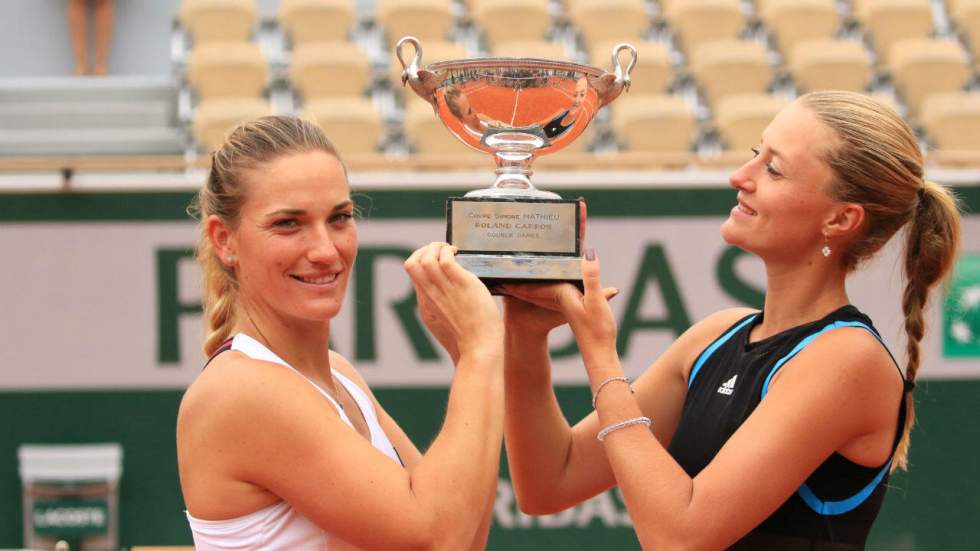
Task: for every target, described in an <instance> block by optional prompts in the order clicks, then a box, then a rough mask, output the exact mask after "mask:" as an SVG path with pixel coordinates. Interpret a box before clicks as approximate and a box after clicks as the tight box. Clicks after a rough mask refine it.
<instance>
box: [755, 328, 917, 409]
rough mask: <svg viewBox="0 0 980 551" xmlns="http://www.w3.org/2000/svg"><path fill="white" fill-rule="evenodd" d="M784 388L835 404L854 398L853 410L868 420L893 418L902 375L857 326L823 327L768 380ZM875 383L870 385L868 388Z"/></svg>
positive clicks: (881, 347)
mask: <svg viewBox="0 0 980 551" xmlns="http://www.w3.org/2000/svg"><path fill="white" fill-rule="evenodd" d="M777 387H782V388H781V389H780V391H785V392H799V393H807V392H816V393H818V394H821V395H824V396H830V397H833V400H834V402H835V404H836V407H838V408H840V409H842V410H843V409H844V405H845V404H847V403H853V404H854V406H855V408H854V415H855V416H856V417H859V418H863V419H864V421H865V422H867V423H869V424H870V425H872V426H875V425H882V424H884V425H888V426H890V425H891V424H893V423H894V416H895V405H896V404H897V403H898V400H899V398H900V397H901V395H902V392H903V383H902V376H901V373H900V372H899V370H898V367H897V366H896V365H895V362H894V361H893V360H892V357H891V355H889V353H888V351H887V349H886V348H885V347H884V345H883V344H882V343H881V342H880V341H878V339H877V338H876V337H875V336H874V335H872V334H871V333H870V332H868V331H867V330H866V329H863V328H860V327H840V328H836V329H834V330H832V331H827V332H825V333H823V334H821V335H820V336H818V337H817V338H816V339H814V340H813V342H812V343H810V344H809V345H807V346H806V347H805V348H803V350H802V351H801V352H800V353H799V354H798V355H797V356H795V357H794V358H793V359H792V360H790V361H789V362H788V363H787V364H786V365H785V367H784V368H783V369H781V370H779V371H778V372H777V373H776V375H775V376H774V377H773V380H772V383H771V384H770V388H771V389H775V388H777ZM871 389H873V391H871Z"/></svg>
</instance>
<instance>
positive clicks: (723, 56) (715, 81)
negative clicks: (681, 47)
mask: <svg viewBox="0 0 980 551" xmlns="http://www.w3.org/2000/svg"><path fill="white" fill-rule="evenodd" d="M690 60H691V61H690V68H691V72H692V73H693V74H694V76H695V78H696V79H697V82H698V84H699V85H700V88H701V90H702V92H704V95H705V97H706V99H707V100H708V102H709V103H715V102H717V101H718V100H719V99H720V98H722V97H724V96H727V95H731V94H746V93H763V92H765V91H766V90H767V89H768V87H769V83H770V82H771V81H772V79H773V69H772V66H771V65H770V64H769V54H768V52H767V50H766V47H765V45H763V44H760V43H759V42H752V41H747V40H716V41H713V42H705V43H703V44H701V45H699V46H698V47H697V48H695V49H694V51H693V52H692V53H691V58H690Z"/></svg>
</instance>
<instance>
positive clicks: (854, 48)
mask: <svg viewBox="0 0 980 551" xmlns="http://www.w3.org/2000/svg"><path fill="white" fill-rule="evenodd" d="M787 65H788V66H789V69H790V72H791V73H792V75H793V79H794V80H795V81H796V85H797V86H798V87H799V88H800V90H802V91H804V92H809V91H813V90H851V91H853V92H863V91H865V90H866V89H867V87H868V84H869V83H870V82H871V79H872V77H873V76H874V71H873V70H872V68H871V56H870V55H869V54H868V51H867V50H866V49H865V48H864V44H862V43H860V42H858V41H856V40H838V39H834V38H824V39H816V40H807V41H805V42H800V43H797V44H796V45H795V46H794V47H793V49H792V50H791V51H790V52H789V56H788V63H787Z"/></svg>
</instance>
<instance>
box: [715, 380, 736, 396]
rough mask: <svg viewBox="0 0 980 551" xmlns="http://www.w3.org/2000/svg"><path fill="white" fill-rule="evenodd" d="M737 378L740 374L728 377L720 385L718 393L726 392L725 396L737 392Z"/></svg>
mask: <svg viewBox="0 0 980 551" xmlns="http://www.w3.org/2000/svg"><path fill="white" fill-rule="evenodd" d="M735 379H738V375H732V378H731V379H728V380H727V381H725V382H724V383H721V386H720V387H718V394H724V395H725V396H731V395H732V393H733V392H735Z"/></svg>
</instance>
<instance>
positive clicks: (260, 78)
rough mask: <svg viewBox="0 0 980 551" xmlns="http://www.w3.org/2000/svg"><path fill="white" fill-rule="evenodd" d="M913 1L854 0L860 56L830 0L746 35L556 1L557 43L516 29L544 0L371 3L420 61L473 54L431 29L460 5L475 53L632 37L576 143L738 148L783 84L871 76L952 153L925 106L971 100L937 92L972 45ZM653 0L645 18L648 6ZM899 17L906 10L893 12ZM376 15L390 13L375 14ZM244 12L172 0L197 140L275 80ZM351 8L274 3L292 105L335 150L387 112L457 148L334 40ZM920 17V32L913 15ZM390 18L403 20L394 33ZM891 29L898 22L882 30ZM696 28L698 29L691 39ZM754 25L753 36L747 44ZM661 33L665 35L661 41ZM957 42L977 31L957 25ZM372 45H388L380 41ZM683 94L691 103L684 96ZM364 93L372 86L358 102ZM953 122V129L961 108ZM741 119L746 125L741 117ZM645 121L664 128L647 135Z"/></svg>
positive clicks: (259, 109)
mask: <svg viewBox="0 0 980 551" xmlns="http://www.w3.org/2000/svg"><path fill="white" fill-rule="evenodd" d="M954 4H955V5H954ZM923 5H924V6H926V8H927V9H930V10H931V7H930V6H931V5H930V2H929V0H900V1H899V0H895V1H892V0H889V1H887V2H884V1H881V2H880V1H877V0H857V1H855V2H854V5H853V6H852V8H851V10H850V11H851V12H852V13H853V15H854V16H855V17H856V18H857V20H860V21H861V25H862V27H865V28H866V29H875V28H878V27H877V25H881V22H882V21H886V20H887V21H891V24H890V25H884V26H882V27H881V29H882V30H878V31H873V32H874V34H872V35H869V38H870V39H871V40H872V43H873V44H874V48H872V49H870V51H869V48H866V47H865V44H863V43H862V42H860V41H859V40H857V39H856V38H858V35H854V34H853V33H852V34H851V35H849V36H845V37H838V36H837V35H840V34H841V29H842V28H844V27H845V26H846V20H847V19H848V18H847V17H845V16H843V15H841V13H840V12H839V11H838V8H837V6H836V3H835V2H834V1H833V0H793V1H787V0H756V2H755V9H754V12H755V13H756V14H757V15H758V18H759V21H761V23H760V24H759V25H758V26H757V27H756V29H757V32H755V34H754V35H753V34H752V33H749V35H748V36H747V37H742V38H740V37H739V35H740V33H742V31H743V30H744V28H745V27H746V25H747V22H748V21H749V20H750V19H751V18H750V17H748V18H747V17H746V15H745V14H744V13H743V11H742V7H741V3H740V2H738V1H737V0H734V1H732V0H661V1H660V2H659V3H658V4H657V5H654V4H649V3H647V2H645V0H602V1H596V0H566V2H565V7H564V12H565V13H566V14H567V20H568V21H571V22H572V23H573V24H574V27H571V28H573V29H578V31H579V35H578V39H577V42H576V43H573V44H572V45H571V46H569V43H568V42H564V41H560V40H551V41H547V40H535V41H528V40H526V39H527V37H529V36H539V37H544V36H547V35H548V33H549V32H551V31H553V30H554V29H555V28H556V26H557V25H558V24H559V22H560V21H561V19H562V18H561V17H560V14H556V13H555V12H556V10H555V6H556V5H555V4H554V3H552V2H548V1H541V2H537V1H524V0H513V1H510V0H508V1H501V0H496V1H491V0H468V3H467V5H465V6H464V7H463V10H460V9H458V8H459V6H458V5H456V4H453V3H452V2H451V0H378V6H377V10H376V14H377V20H378V21H379V24H380V25H381V26H382V28H385V29H387V30H388V34H389V36H399V35H400V34H408V33H409V32H411V33H412V34H415V35H417V36H419V35H421V36H422V37H423V45H424V57H423V63H424V64H428V63H432V62H436V61H441V60H446V59H460V58H465V57H474V53H473V51H472V49H468V48H467V47H466V46H464V44H463V43H462V41H446V40H443V39H444V38H445V37H446V36H447V35H449V34H450V29H452V27H453V25H454V24H457V23H458V20H459V19H460V16H459V13H460V12H461V11H462V12H463V13H469V14H470V15H471V16H472V19H473V21H475V22H476V25H477V28H478V29H480V32H481V36H482V37H483V38H482V40H481V42H480V45H479V46H478V49H479V50H481V51H478V52H476V55H480V54H484V55H485V54H489V53H492V54H493V55H498V56H519V57H543V58H553V59H570V60H576V61H586V62H590V63H592V64H593V65H597V66H599V67H603V68H605V67H608V65H609V53H610V52H611V51H612V46H613V43H612V42H608V41H606V42H603V40H608V39H609V38H613V36H610V34H615V38H617V40H619V39H622V38H623V37H624V36H632V37H633V38H631V41H632V42H634V44H635V45H636V46H637V47H638V50H639V53H640V60H641V62H640V64H639V65H638V67H637V69H636V71H635V72H634V74H633V82H634V84H633V88H632V91H631V93H630V94H629V96H628V97H626V96H624V98H622V99H620V100H618V101H617V102H615V103H614V104H613V105H612V106H611V109H610V111H611V114H609V115H604V117H608V124H606V125H605V126H603V123H602V122H600V124H598V125H595V124H594V125H593V126H594V127H593V128H590V133H589V134H587V135H586V136H584V137H583V138H580V139H579V140H578V141H577V142H576V144H575V145H576V147H584V146H585V145H586V144H587V143H588V142H589V141H590V138H591V139H592V140H594V139H595V138H596V137H597V134H599V133H603V134H605V135H606V139H605V143H606V144H607V145H608V144H610V143H611V144H614V145H613V147H618V148H619V149H621V150H626V151H671V152H678V151H689V150H691V148H692V146H694V145H695V144H698V143H703V142H704V136H706V135H709V136H710V135H713V136H715V137H716V138H717V139H720V144H721V146H722V147H725V148H734V149H743V148H745V147H747V146H746V143H748V144H749V145H751V144H752V143H755V142H756V141H757V140H758V135H759V131H761V128H762V126H764V124H765V122H767V121H768V120H769V119H771V116H772V114H773V113H774V112H775V111H776V110H778V108H779V107H781V106H782V105H784V104H785V102H786V101H788V100H787V99H786V98H787V97H792V95H793V94H794V93H797V92H803V91H807V90H815V89H850V90H857V91H865V90H868V89H869V86H871V85H873V84H874V83H875V82H879V81H881V80H883V78H884V80H885V81H886V82H887V81H889V80H890V81H891V82H892V83H893V84H894V90H895V92H896V93H897V95H898V96H899V98H901V100H902V101H900V102H898V103H897V106H898V107H900V108H903V109H907V113H908V115H909V116H910V118H911V119H912V120H913V121H914V122H916V123H919V124H921V125H922V126H923V128H924V129H925V130H926V133H927V135H928V137H929V138H930V139H931V140H932V142H933V144H934V145H937V146H939V147H942V148H961V147H963V146H962V144H959V142H957V141H956V140H955V139H953V138H951V137H950V133H949V132H946V131H944V130H942V129H941V128H940V126H941V125H942V124H943V123H942V122H941V121H942V120H944V118H948V117H945V116H938V115H937V113H939V112H942V113H947V112H948V111H949V110H950V109H957V108H958V109H960V110H963V111H966V112H969V111H970V110H971V109H973V107H972V106H973V105H974V104H975V103H976V102H975V97H974V95H975V94H965V95H963V96H962V98H961V99H960V100H956V101H949V98H950V97H953V96H950V94H951V93H955V92H959V91H961V90H963V89H964V87H965V86H966V85H967V84H968V83H969V82H970V81H971V78H972V76H973V69H972V68H971V64H970V58H971V57H973V56H971V55H970V54H969V53H968V52H967V51H966V50H965V49H964V47H963V44H961V43H960V42H959V41H958V40H957V39H955V38H954V37H945V38H930V37H929V34H930V32H931V31H932V29H933V19H932V14H931V12H928V11H927V12H925V13H924V12H922V11H921V9H920V8H921V7H922V6H923ZM454 6H455V7H454ZM970 6H980V0H977V1H974V0H958V1H957V2H955V3H951V5H950V6H949V9H948V11H949V12H952V13H956V14H957V18H958V19H956V21H957V28H959V29H961V30H964V29H967V28H968V26H967V25H964V24H963V22H962V21H961V19H963V20H967V19H966V16H968V15H969V14H971V13H978V14H980V10H974V11H973V12H971V11H970ZM733 8H734V9H733ZM899 8H901V9H899ZM222 10H227V11H225V12H222ZM234 10H239V11H238V12H237V13H238V15H239V17H237V18H235V17H231V16H230V15H229V12H230V11H234ZM411 10H415V11H414V12H412V11H411ZM658 10H659V14H660V15H659V16H654V17H650V15H649V13H650V12H654V13H657V12H658ZM916 10H919V11H916ZM750 11H751V10H750ZM845 11H846V10H845ZM410 13H414V15H410ZM910 13H917V14H918V17H917V18H913V17H907V15H908V14H910ZM219 14H223V15H219ZM391 14H397V17H394V18H393V19H387V18H388V17H389V16H391ZM628 14H632V15H628ZM723 14H727V15H723ZM886 14H887V15H886ZM661 16H662V17H661ZM255 17H256V16H255V6H254V2H251V1H249V0H184V3H183V5H182V9H181V14H180V20H181V23H182V24H183V25H184V27H185V29H186V30H187V33H188V34H189V35H191V43H193V44H194V47H193V49H192V51H191V53H190V56H189V59H188V64H187V77H188V82H189V83H190V86H191V87H192V88H193V90H194V91H195V94H196V97H197V99H198V101H199V106H198V108H197V110H196V113H195V116H194V134H195V136H197V138H198V140H199V142H200V143H201V144H202V145H203V146H204V147H205V148H207V149H210V148H212V147H214V146H215V144H217V143H220V141H221V137H222V136H223V133H224V131H225V130H226V129H227V128H228V127H230V126H231V125H233V124H234V122H237V120H240V119H242V118H247V117H251V116H256V115H257V114H263V113H267V112H269V111H270V110H271V107H270V105H269V103H268V102H267V101H265V100H264V99H262V96H263V95H264V94H265V93H266V92H267V91H268V89H269V88H270V85H271V84H272V82H273V81H274V80H275V78H276V77H275V76H274V75H270V70H269V65H270V64H269V62H268V61H267V60H266V58H265V56H264V55H263V51H262V49H261V48H260V47H259V46H258V45H257V44H256V43H253V42H249V41H248V40H249V39H250V37H251V36H252V34H251V33H252V29H254V26H255ZM658 17H660V18H661V19H662V21H663V23H662V24H661V25H660V27H659V28H660V31H657V32H659V33H660V34H657V32H654V31H651V28H653V27H651V25H653V26H654V27H656V25H657V23H656V22H657V21H658V20H660V19H658ZM356 19H357V15H356V14H355V10H354V7H353V2H352V0H283V1H282V3H281V5H280V9H279V18H278V21H279V24H280V25H281V28H282V29H283V31H284V33H285V36H286V37H287V38H286V40H287V42H288V44H290V45H291V48H292V51H291V53H290V55H289V56H288V69H287V72H286V75H285V81H286V85H287V86H288V87H289V89H290V90H291V93H293V94H294V96H295V99H296V101H297V103H301V104H302V105H303V108H302V109H301V110H298V111H300V112H303V113H305V114H306V115H308V116H310V117H312V118H315V119H317V120H318V121H319V122H320V123H321V124H322V125H323V126H324V127H325V128H327V129H328V132H330V133H331V135H333V136H337V137H338V142H340V143H339V146H340V148H341V150H342V151H348V152H363V151H377V150H378V148H379V146H380V144H381V143H382V142H385V141H386V140H388V139H389V138H390V134H391V133H392V130H391V127H392V124H393V123H394V124H395V126H396V127H397V129H398V130H397V131H399V132H402V133H403V135H404V137H405V138H406V139H407V140H408V141H409V143H410V144H411V145H412V148H413V150H414V151H416V152H418V153H427V152H429V151H432V150H435V151H456V150H458V149H459V148H461V147H462V146H461V145H460V144H458V143H456V142H455V140H454V138H452V137H451V136H450V135H449V134H448V132H446V130H445V129H444V128H443V127H442V125H441V123H440V122H439V121H438V120H436V119H435V117H434V116H433V114H432V111H431V108H430V107H429V106H428V104H426V103H424V102H422V101H421V100H418V99H417V98H416V99H412V98H413V97H414V94H411V93H408V94H403V93H401V92H400V90H401V86H400V85H397V84H396V83H398V79H399V75H400V73H401V66H400V64H399V63H397V61H395V62H391V61H389V62H388V63H387V67H383V66H382V67H380V68H379V67H378V66H376V65H377V64H372V63H371V62H370V61H369V59H368V58H369V57H370V56H368V55H366V53H365V51H364V48H363V46H362V45H361V44H358V43H355V42H354V41H352V40H350V39H349V35H350V32H351V29H352V28H354V27H355V21H356ZM913 19H916V20H915V21H913ZM447 21H448V23H446V22H447ZM454 21H456V22H457V23H454ZM923 21H924V22H925V23H926V26H925V27H924V30H923V29H920V28H919V27H917V26H916V25H919V24H920V23H921V22H923ZM733 22H734V23H733ZM226 23H227V24H226ZM403 23H404V24H406V25H408V26H407V27H406V28H405V29H403V30H398V29H397V26H398V25H401V24H403ZM906 23H907V24H906ZM896 28H899V29H905V30H904V31H903V32H900V33H895V34H894V36H892V34H890V33H891V31H892V30H894V29H896ZM610 29H611V30H610ZM706 29H708V30H711V31H712V32H710V33H709V32H705V33H704V35H703V36H702V35H701V34H698V33H700V32H702V31H705V30H706ZM759 29H761V30H762V33H761V34H760V32H759ZM767 29H768V37H769V42H768V44H767V43H766V42H762V41H759V40H758V38H759V37H760V36H765V30H767ZM964 32H966V31H964ZM508 33H511V34H508ZM602 33H607V34H602ZM664 33H666V35H665V34H664ZM671 35H672V36H673V37H674V41H670V40H663V37H664V36H668V37H669V36H671ZM719 36H722V37H725V36H727V37H729V38H723V39H718V37H719ZM968 36H969V35H968ZM426 37H428V38H426ZM651 37H653V38H656V39H655V40H651V39H650V38H651ZM966 40H967V43H968V44H970V43H974V44H975V43H977V42H980V41H978V40H973V39H972V36H970V37H968V38H966ZM576 44H578V45H581V44H586V45H587V44H594V46H593V47H592V48H591V52H592V53H591V56H590V59H585V60H582V59H580V57H581V56H580V54H581V53H582V52H579V51H576V47H575V46H576ZM767 46H768V47H767ZM287 48H288V46H287ZM381 48H382V49H387V50H388V51H390V45H388V44H383V45H382V46H381ZM886 50H887V55H884V53H885V51H886ZM780 52H782V53H780ZM685 54H686V55H685ZM388 57H389V58H393V56H391V55H389V56H388ZM974 59H976V58H975V57H974ZM886 60H887V61H886ZM875 61H877V63H878V65H877V66H876V65H875V64H874V62H875ZM379 73H380V74H381V75H383V76H382V77H381V78H380V79H379ZM384 77H387V83H385V84H384V85H383V86H381V87H380V88H381V89H382V90H385V91H387V92H388V93H389V94H391V95H393V96H394V98H395V99H394V102H395V103H396V104H397V105H398V106H400V107H399V108H398V109H396V110H395V111H392V110H390V109H385V104H384V102H383V101H379V94H377V93H376V92H377V91H378V89H379V86H378V82H379V80H382V81H383V80H385V78H384ZM398 84H400V83H398ZM691 90H694V91H695V93H694V97H693V98H692V97H691V95H690V94H689V93H686V92H690V91H691ZM369 91H370V92H371V97H366V96H365V94H366V93H367V92H369ZM392 92H393V94H392ZM671 92H674V94H673V95H671ZM772 92H776V93H775V94H773V93H772ZM933 97H935V99H932V98H933ZM956 97H958V96H956ZM927 99H928V100H929V101H927ZM927 104H929V105H931V107H929V108H927V107H926V105H927ZM939 105H943V106H944V107H942V108H939V107H937V106H939ZM402 106H403V107H402ZM957 106H958V107H957ZM392 113H394V117H393V116H392ZM952 118H953V119H959V120H960V124H964V121H969V120H970V115H961V116H959V117H957V116H953V117H952ZM750 119H751V120H756V122H754V123H747V122H746V121H747V120H750ZM651 124H657V125H659V126H650V125H651ZM975 124H980V123H975ZM760 125H761V126H760ZM596 126H599V127H601V128H600V129H598V130H597V129H596V128H595V127H596ZM644 128H646V129H647V131H646V132H644V131H643V129H644ZM650 128H657V129H658V130H660V129H664V130H663V131H658V132H657V133H656V135H655V136H653V135H651V134H653V133H652V132H650V131H649V129H650ZM667 128H671V129H673V130H671V131H667V130H666V129H667ZM943 128H945V127H943ZM634 129H635V130H634ZM590 135H591V136H590ZM952 135H954V136H955V135H956V133H955V132H954V133H952ZM747 140H748V141H747ZM959 141H960V142H962V141H963V140H959ZM972 147H974V148H975V147H977V146H976V145H973V146H972ZM607 149H608V147H607Z"/></svg>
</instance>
